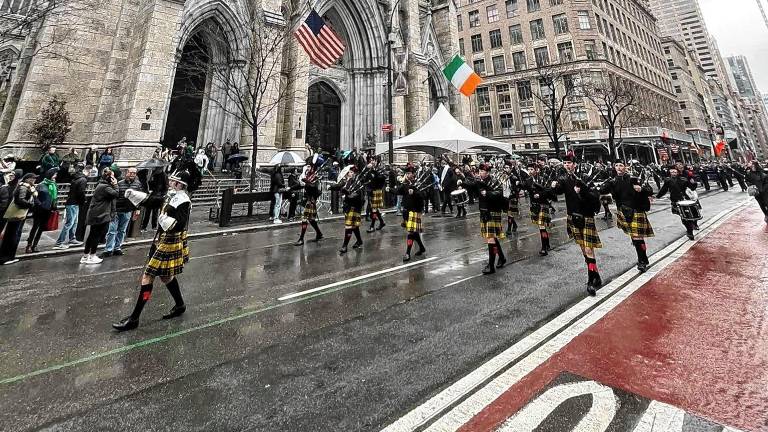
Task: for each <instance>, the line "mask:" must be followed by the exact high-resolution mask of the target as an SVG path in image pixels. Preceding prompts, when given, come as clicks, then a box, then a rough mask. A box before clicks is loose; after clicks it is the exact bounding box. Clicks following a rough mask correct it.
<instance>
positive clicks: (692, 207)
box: [677, 200, 701, 221]
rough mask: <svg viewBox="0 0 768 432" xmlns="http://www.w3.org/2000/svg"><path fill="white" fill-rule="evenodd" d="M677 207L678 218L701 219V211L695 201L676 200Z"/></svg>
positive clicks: (686, 219)
mask: <svg viewBox="0 0 768 432" xmlns="http://www.w3.org/2000/svg"><path fill="white" fill-rule="evenodd" d="M677 208H678V211H679V214H680V219H682V220H684V221H697V220H701V211H700V210H699V206H698V204H697V203H696V201H689V200H686V201H678V202H677Z"/></svg>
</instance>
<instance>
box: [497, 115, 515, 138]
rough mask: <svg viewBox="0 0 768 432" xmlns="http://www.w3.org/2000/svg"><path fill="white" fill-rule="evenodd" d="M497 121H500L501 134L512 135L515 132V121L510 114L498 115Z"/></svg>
mask: <svg viewBox="0 0 768 432" xmlns="http://www.w3.org/2000/svg"><path fill="white" fill-rule="evenodd" d="M499 123H501V134H502V135H512V134H514V133H515V121H514V117H513V116H512V114H502V115H500V116H499Z"/></svg>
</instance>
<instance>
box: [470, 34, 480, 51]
mask: <svg viewBox="0 0 768 432" xmlns="http://www.w3.org/2000/svg"><path fill="white" fill-rule="evenodd" d="M470 42H472V52H481V51H483V35H481V34H476V35H472V37H471V38H470Z"/></svg>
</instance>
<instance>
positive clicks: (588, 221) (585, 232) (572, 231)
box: [567, 215, 603, 249]
mask: <svg viewBox="0 0 768 432" xmlns="http://www.w3.org/2000/svg"><path fill="white" fill-rule="evenodd" d="M567 228H568V237H570V238H572V239H573V241H575V242H576V244H577V245H579V246H581V247H583V248H591V249H600V248H602V247H603V244H602V243H601V242H600V235H599V234H598V232H597V226H596V225H595V218H594V217H585V218H584V227H583V228H578V227H577V226H576V225H574V224H573V217H571V215H568V225H567Z"/></svg>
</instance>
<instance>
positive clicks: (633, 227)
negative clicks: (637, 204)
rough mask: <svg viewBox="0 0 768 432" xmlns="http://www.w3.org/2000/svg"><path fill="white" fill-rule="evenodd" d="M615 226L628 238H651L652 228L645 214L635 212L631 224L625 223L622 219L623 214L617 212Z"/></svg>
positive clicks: (623, 218) (624, 219) (625, 220)
mask: <svg viewBox="0 0 768 432" xmlns="http://www.w3.org/2000/svg"><path fill="white" fill-rule="evenodd" d="M616 226H617V227H619V228H621V230H622V231H624V233H625V234H626V235H628V236H630V237H641V238H646V237H653V236H654V235H655V234H654V232H653V227H652V226H651V221H649V220H648V214H647V213H646V212H639V211H636V212H635V216H634V217H633V218H632V223H627V219H626V218H625V217H624V212H622V211H621V210H619V211H618V212H616Z"/></svg>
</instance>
